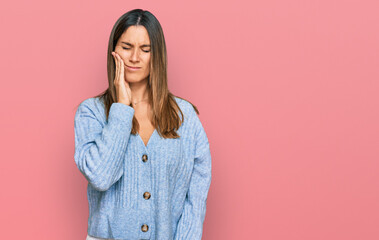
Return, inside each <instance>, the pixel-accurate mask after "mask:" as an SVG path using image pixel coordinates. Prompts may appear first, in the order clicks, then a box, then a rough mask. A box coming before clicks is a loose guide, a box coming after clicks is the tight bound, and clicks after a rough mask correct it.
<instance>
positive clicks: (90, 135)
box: [74, 101, 134, 191]
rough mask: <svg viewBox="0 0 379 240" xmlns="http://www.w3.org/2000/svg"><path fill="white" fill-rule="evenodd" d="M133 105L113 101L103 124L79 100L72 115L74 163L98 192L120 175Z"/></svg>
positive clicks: (89, 106)
mask: <svg viewBox="0 0 379 240" xmlns="http://www.w3.org/2000/svg"><path fill="white" fill-rule="evenodd" d="M133 116H134V108H132V107H130V106H127V105H125V104H123V103H113V104H112V105H111V108H110V111H109V117H108V123H107V124H106V125H105V126H104V127H103V126H102V125H101V123H100V122H99V120H98V119H97V118H96V116H95V114H94V112H93V110H92V109H91V105H90V104H88V103H87V102H86V101H84V102H82V103H81V104H80V105H79V107H78V110H77V111H76V114H75V127H74V129H75V155H74V158H75V163H76V165H77V167H78V168H79V170H80V172H81V173H82V174H83V175H84V177H85V178H86V179H87V180H88V182H89V184H91V185H92V186H93V187H94V188H95V189H97V190H98V191H106V190H108V189H109V188H110V187H111V186H112V185H113V184H114V183H115V182H117V181H118V180H119V179H120V178H121V176H122V175H123V163H124V157H125V152H126V147H127V144H128V141H129V137H130V134H131V128H132V120H133Z"/></svg>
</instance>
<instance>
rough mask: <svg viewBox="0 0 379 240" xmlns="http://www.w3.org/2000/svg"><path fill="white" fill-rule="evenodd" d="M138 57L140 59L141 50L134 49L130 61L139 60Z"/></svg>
mask: <svg viewBox="0 0 379 240" xmlns="http://www.w3.org/2000/svg"><path fill="white" fill-rule="evenodd" d="M138 59H139V52H138V49H136V48H135V49H133V51H132V55H131V56H130V59H129V60H130V61H131V62H138Z"/></svg>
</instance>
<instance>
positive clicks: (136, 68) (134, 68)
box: [125, 65, 141, 70]
mask: <svg viewBox="0 0 379 240" xmlns="http://www.w3.org/2000/svg"><path fill="white" fill-rule="evenodd" d="M125 66H126V68H127V69H129V70H138V69H140V68H141V67H132V66H128V65H125Z"/></svg>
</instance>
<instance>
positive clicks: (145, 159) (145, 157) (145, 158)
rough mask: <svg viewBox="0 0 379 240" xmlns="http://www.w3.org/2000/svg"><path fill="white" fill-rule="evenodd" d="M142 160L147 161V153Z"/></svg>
mask: <svg viewBox="0 0 379 240" xmlns="http://www.w3.org/2000/svg"><path fill="white" fill-rule="evenodd" d="M142 161H143V162H146V161H147V155H146V154H144V155H142Z"/></svg>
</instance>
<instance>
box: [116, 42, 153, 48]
mask: <svg viewBox="0 0 379 240" xmlns="http://www.w3.org/2000/svg"><path fill="white" fill-rule="evenodd" d="M121 43H125V44H126V45H129V46H132V47H133V46H134V45H133V44H131V43H128V42H121ZM141 47H150V44H143V45H141Z"/></svg>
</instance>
